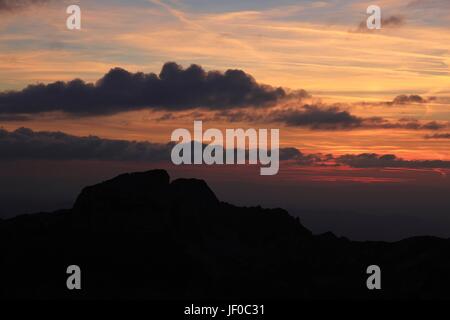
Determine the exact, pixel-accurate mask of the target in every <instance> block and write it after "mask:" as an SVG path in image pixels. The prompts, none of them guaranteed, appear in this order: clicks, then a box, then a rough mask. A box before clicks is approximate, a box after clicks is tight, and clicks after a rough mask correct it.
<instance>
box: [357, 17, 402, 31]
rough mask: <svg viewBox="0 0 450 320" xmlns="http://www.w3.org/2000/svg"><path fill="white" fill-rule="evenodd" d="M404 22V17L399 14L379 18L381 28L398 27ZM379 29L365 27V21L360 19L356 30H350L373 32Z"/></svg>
mask: <svg viewBox="0 0 450 320" xmlns="http://www.w3.org/2000/svg"><path fill="white" fill-rule="evenodd" d="M404 24H405V18H404V17H403V16H400V15H392V16H389V17H387V18H381V28H382V29H394V28H398V27H400V26H403V25H404ZM375 31H380V30H376V29H375V30H371V29H369V28H367V21H366V20H364V21H361V22H360V23H359V24H358V27H357V28H356V30H352V31H351V32H357V33H367V32H375Z"/></svg>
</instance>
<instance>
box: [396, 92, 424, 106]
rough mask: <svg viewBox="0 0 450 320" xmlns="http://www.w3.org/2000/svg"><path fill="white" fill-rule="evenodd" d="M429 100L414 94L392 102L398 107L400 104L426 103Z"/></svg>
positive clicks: (400, 97) (401, 96)
mask: <svg viewBox="0 0 450 320" xmlns="http://www.w3.org/2000/svg"><path fill="white" fill-rule="evenodd" d="M427 101H428V99H425V98H422V97H421V96H419V95H416V94H412V95H409V96H408V95H399V96H396V97H395V98H394V100H392V102H391V104H394V105H398V104H408V103H425V102H427Z"/></svg>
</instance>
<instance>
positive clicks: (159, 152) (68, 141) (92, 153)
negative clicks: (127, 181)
mask: <svg viewBox="0 0 450 320" xmlns="http://www.w3.org/2000/svg"><path fill="white" fill-rule="evenodd" d="M195 143H197V142H191V144H192V145H191V148H193V144H195ZM173 146H174V143H173V142H169V143H166V144H164V143H152V142H148V141H127V140H114V139H103V138H99V137H97V136H87V137H79V136H74V135H69V134H67V133H64V132H51V131H33V130H32V129H29V128H19V129H17V130H14V131H7V130H5V129H1V128H0V160H19V159H22V160H36V159H45V160H107V161H146V162H170V161H171V160H170V155H171V151H172V148H173ZM205 147H206V144H203V145H202V148H203V149H204V148H205ZM236 151H237V149H235V152H236ZM279 151H280V160H282V161H289V160H291V161H295V162H296V163H298V164H300V163H301V164H313V163H314V162H317V161H319V160H320V159H321V155H319V154H317V155H313V154H309V155H305V154H303V153H301V152H300V151H299V150H298V149H295V148H280V150H279ZM246 154H247V157H248V150H246ZM224 155H225V153H224Z"/></svg>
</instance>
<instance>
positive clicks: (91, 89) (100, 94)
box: [0, 62, 306, 116]
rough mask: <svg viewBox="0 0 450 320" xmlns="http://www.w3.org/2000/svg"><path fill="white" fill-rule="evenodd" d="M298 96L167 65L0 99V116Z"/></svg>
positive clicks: (234, 74)
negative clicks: (146, 70) (154, 71)
mask: <svg viewBox="0 0 450 320" xmlns="http://www.w3.org/2000/svg"><path fill="white" fill-rule="evenodd" d="M304 94H306V93H305V92H303V91H298V92H292V93H289V94H288V93H287V92H286V91H285V90H283V89H282V88H273V87H271V86H268V85H263V84H258V83H257V82H256V81H255V79H254V78H253V77H252V76H251V75H249V74H247V73H245V72H244V71H242V70H227V71H225V72H224V73H222V72H219V71H209V72H207V71H205V70H203V68H202V67H200V66H198V65H191V66H190V67H188V68H187V69H183V68H182V67H181V66H180V65H178V64H176V63H173V62H169V63H166V64H164V66H163V67H162V70H161V72H160V74H159V75H156V74H154V73H148V74H145V73H142V72H137V73H131V72H128V71H126V70H124V69H121V68H114V69H111V70H110V71H109V72H108V73H107V74H105V75H104V76H103V77H102V78H101V79H100V80H98V81H97V82H96V83H95V84H93V83H85V82H84V81H82V80H80V79H75V80H72V81H69V82H62V81H57V82H54V83H50V84H37V85H29V86H28V87H26V88H25V89H23V90H21V91H9V92H3V93H0V114H36V113H42V112H52V111H62V112H65V113H69V114H72V115H78V116H93V115H107V114H114V113H119V112H125V111H131V110H138V109H144V108H152V109H160V110H170V111H179V110H186V109H191V108H206V109H228V108H240V107H248V106H251V107H267V106H270V105H273V104H276V103H277V102H279V101H280V100H282V99H284V98H287V97H288V96H289V97H297V98H298V97H299V96H302V95H304Z"/></svg>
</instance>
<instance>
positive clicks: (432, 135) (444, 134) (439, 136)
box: [425, 133, 450, 139]
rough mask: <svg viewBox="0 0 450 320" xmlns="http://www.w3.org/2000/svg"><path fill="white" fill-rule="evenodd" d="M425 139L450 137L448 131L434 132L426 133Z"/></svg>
mask: <svg viewBox="0 0 450 320" xmlns="http://www.w3.org/2000/svg"><path fill="white" fill-rule="evenodd" d="M425 139H450V133H435V134H431V135H426V136H425Z"/></svg>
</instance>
